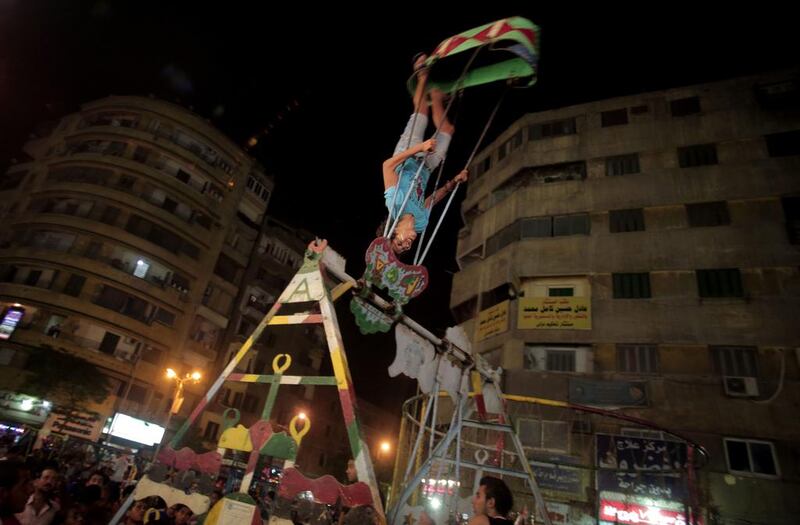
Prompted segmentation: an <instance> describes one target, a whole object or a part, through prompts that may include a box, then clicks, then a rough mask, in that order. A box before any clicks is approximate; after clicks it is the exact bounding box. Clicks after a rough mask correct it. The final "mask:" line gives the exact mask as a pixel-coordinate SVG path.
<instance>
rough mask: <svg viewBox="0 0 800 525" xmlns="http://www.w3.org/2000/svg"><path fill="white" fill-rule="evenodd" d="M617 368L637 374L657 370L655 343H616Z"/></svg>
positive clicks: (653, 372)
mask: <svg viewBox="0 0 800 525" xmlns="http://www.w3.org/2000/svg"><path fill="white" fill-rule="evenodd" d="M617 370H619V371H620V372H631V373H637V374H655V373H656V372H658V347H656V345H627V344H626V345H622V344H618V345H617Z"/></svg>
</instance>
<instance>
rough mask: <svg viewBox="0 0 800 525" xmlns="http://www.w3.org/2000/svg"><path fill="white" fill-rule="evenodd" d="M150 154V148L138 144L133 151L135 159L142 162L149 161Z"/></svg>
mask: <svg viewBox="0 0 800 525" xmlns="http://www.w3.org/2000/svg"><path fill="white" fill-rule="evenodd" d="M149 156H150V150H149V149H147V148H145V147H142V146H137V147H136V150H135V151H134V152H133V160H135V161H136V162H141V163H142V164H145V163H146V162H147V157H149Z"/></svg>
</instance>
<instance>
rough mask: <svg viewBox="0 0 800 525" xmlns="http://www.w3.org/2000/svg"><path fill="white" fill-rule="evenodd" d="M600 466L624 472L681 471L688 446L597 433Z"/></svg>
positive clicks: (685, 461)
mask: <svg viewBox="0 0 800 525" xmlns="http://www.w3.org/2000/svg"><path fill="white" fill-rule="evenodd" d="M595 450H596V451H597V458H596V459H597V466H598V467H600V468H601V469H611V470H616V471H625V472H635V473H644V472H648V471H649V472H676V473H677V472H680V471H683V470H685V469H686V467H687V459H686V444H685V443H679V442H677V441H664V440H661V439H648V438H639V437H628V436H619V435H611V434H597V447H596V448H595Z"/></svg>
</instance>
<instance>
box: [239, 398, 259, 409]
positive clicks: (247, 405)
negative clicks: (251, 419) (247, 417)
mask: <svg viewBox="0 0 800 525" xmlns="http://www.w3.org/2000/svg"><path fill="white" fill-rule="evenodd" d="M256 405H258V398H257V397H255V396H252V395H250V394H246V395H245V396H244V404H243V405H242V410H244V411H245V412H251V413H252V412H255V411H256Z"/></svg>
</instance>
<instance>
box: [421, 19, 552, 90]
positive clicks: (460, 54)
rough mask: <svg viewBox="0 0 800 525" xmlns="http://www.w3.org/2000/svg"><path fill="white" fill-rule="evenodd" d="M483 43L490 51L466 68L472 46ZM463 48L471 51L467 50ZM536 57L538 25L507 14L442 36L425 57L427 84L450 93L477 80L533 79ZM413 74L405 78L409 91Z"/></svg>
mask: <svg viewBox="0 0 800 525" xmlns="http://www.w3.org/2000/svg"><path fill="white" fill-rule="evenodd" d="M481 46H487V47H488V49H489V50H490V51H491V52H490V53H483V52H481V53H479V54H478V55H477V56H476V58H475V60H474V61H472V63H471V66H470V68H469V71H467V72H466V73H465V74H463V76H462V71H463V70H464V67H465V66H466V65H467V64H468V63H470V60H471V57H472V55H473V53H474V50H475V48H478V47H481ZM467 51H473V52H472V53H469V52H467ZM538 61H539V28H538V27H537V26H536V25H535V24H533V23H532V22H531V21H530V20H527V19H525V18H522V17H518V16H515V17H511V18H505V19H502V20H498V21H496V22H492V23H490V24H484V25H482V26H480V27H476V28H473V29H469V30H467V31H464V32H463V33H459V34H457V35H455V36H451V37H450V38H448V39H446V40H444V41H443V42H442V43H440V44H439V45H438V46H437V47H436V49H435V50H434V52H433V53H432V54H431V56H430V57H428V60H427V61H426V62H425V65H426V66H427V67H428V68H430V72H429V75H428V88H432V87H435V88H438V89H440V90H441V91H443V92H445V93H454V92H456V91H458V90H459V89H466V88H470V87H473V86H479V85H481V84H489V83H492V82H498V81H506V80H514V81H516V82H517V84H519V85H521V86H526V87H527V86H531V85H533V84H534V83H536V76H537V70H538ZM416 85H417V77H416V75H414V76H412V77H411V78H410V79H409V82H408V88H409V91H410V92H411V93H412V94H413V93H414V90H415V89H416Z"/></svg>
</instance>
